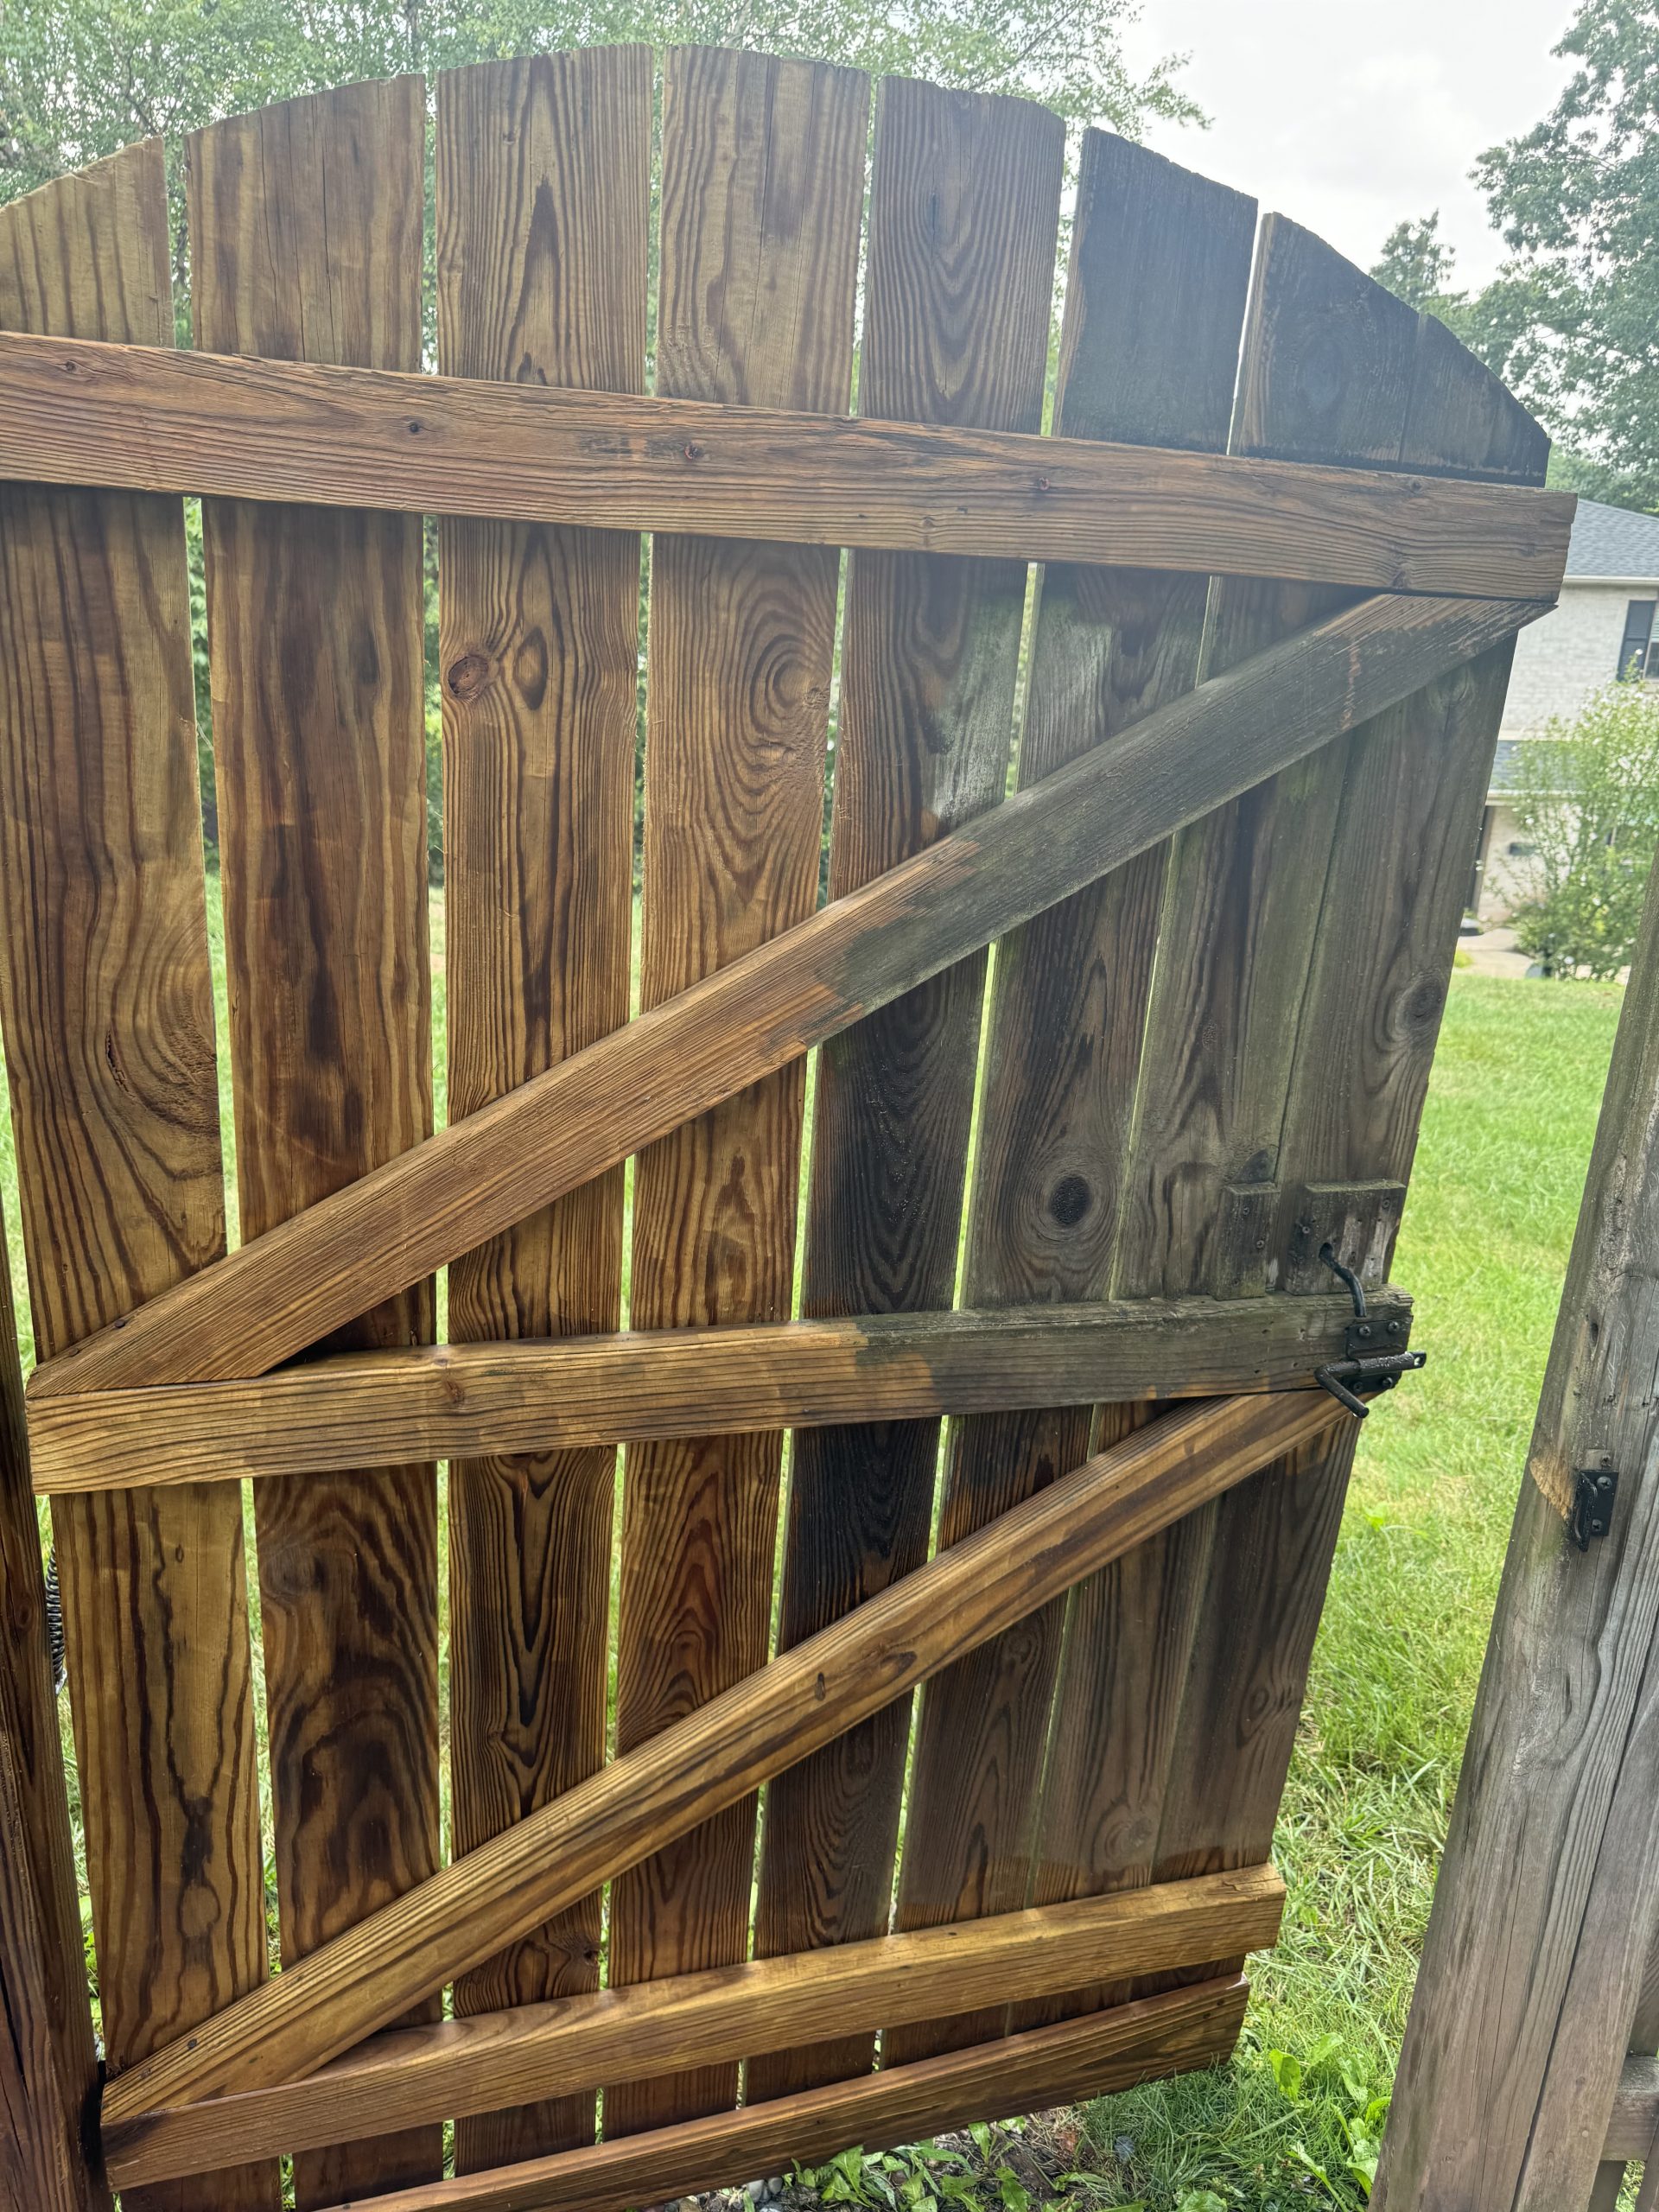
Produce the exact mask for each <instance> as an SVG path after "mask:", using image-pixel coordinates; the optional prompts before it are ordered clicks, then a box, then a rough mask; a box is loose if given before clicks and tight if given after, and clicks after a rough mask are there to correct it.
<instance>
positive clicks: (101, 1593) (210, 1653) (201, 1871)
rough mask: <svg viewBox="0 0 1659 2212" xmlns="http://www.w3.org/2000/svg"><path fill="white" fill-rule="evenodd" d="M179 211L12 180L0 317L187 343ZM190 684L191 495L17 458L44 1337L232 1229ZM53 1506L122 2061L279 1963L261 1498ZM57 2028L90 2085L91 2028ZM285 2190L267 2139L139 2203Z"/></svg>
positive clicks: (102, 1990)
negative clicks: (265, 1742) (60, 472)
mask: <svg viewBox="0 0 1659 2212" xmlns="http://www.w3.org/2000/svg"><path fill="white" fill-rule="evenodd" d="M168 238H169V232H168V207H167V180H166V174H165V168H164V165H163V162H162V146H161V143H160V141H159V140H156V139H151V140H148V141H146V142H145V143H143V144H142V145H138V146H133V147H130V148H129V149H127V150H126V151H125V152H124V153H121V154H118V155H115V156H112V157H111V159H110V160H109V161H107V162H99V163H98V164H97V165H96V166H95V167H93V168H91V169H88V170H86V171H84V172H82V173H81V174H79V175H73V176H67V177H60V178H58V179H57V180H56V181H54V182H53V183H50V184H48V185H44V186H42V187H41V189H40V190H39V191H38V192H35V193H30V194H27V195H26V196H25V197H24V198H22V199H20V200H13V201H12V202H11V203H10V205H9V206H8V207H5V208H3V209H0V323H3V324H6V325H9V326H11V327H18V326H25V327H31V328H35V329H40V330H48V331H53V332H61V333H66V334H72V333H79V334H89V335H94V336H99V337H108V338H120V339H123V340H132V341H133V342H134V343H135V344H142V345H144V346H150V347H155V348H159V347H162V346H171V345H172V343H173V336H174V331H173V302H172V291H171V286H170V283H169V282H168V251H169V245H168ZM194 706H195V702H194V696H193V687H192V683H191V668H190V599H189V579H188V572H187V568H186V560H185V539H184V517H183V514H182V512H181V509H180V506H179V504H178V502H177V501H176V500H168V499H153V498H147V497H137V496H132V495H129V494H125V493H122V494H115V495H106V494H98V493H61V492H42V491H31V490H29V489H28V488H26V487H24V486H19V485H7V486H4V488H3V490H0V905H3V913H4V929H3V932H0V1025H3V1028H4V1032H5V1049H6V1069H7V1075H8V1077H9V1081H10V1105H11V1124H12V1129H13V1133H14V1135H15V1137H16V1148H17V1167H18V1193H19V1210H20V1212H21V1215H22V1228H23V1243H24V1249H25V1250H26V1252H27V1254H28V1258H29V1297H30V1304H31V1306H32V1310H33V1316H34V1323H35V1348H36V1351H37V1352H38V1353H39V1354H40V1356H41V1357H44V1358H48V1359H49V1358H50V1357H52V1356H53V1354H54V1353H55V1352H60V1351H65V1350H66V1349H67V1347H68V1346H69V1345H71V1344H74V1343H76V1342H78V1341H79V1339H80V1338H84V1337H86V1336H87V1335H88V1334H89V1333H90V1332H92V1331H95V1330H97V1329H99V1328H100V1327H102V1326H103V1325H105V1324H106V1323H108V1322H111V1321H114V1320H116V1319H118V1318H119V1317H120V1316H121V1315H122V1314H124V1313H127V1312H129V1311H130V1309H131V1308H132V1307H133V1306H136V1305H137V1303H138V1302H139V1301H140V1300H143V1299H145V1298H149V1297H152V1296H154V1295H155V1294H156V1293H157V1292H158V1291H162V1290H164V1289H166V1287H168V1284H169V1283H174V1282H176V1281H179V1279H180V1278H181V1276H184V1275H188V1274H191V1273H192V1272H193V1271H194V1270H195V1269H197V1268H203V1267H206V1266H207V1264H208V1262H210V1261H212V1260H213V1258H214V1257H215V1256H216V1255H218V1254H219V1252H221V1251H222V1250H223V1249H224V1243H225V1191H224V1181H223V1173H222V1166H221V1159H220V1152H219V1095H218V1086H217V1084H216V1081H215V1077H214V1065H213V992H212V981H211V976H210V971H209V967H208V956H207V913H206V909H205V905H204V899H203V880H202V860H201V814H200V795H199V792H198V790H197V780H196V735H195V711H194ZM53 1526H54V1535H55V1539H56V1542H57V1549H58V1567H59V1573H60V1578H61V1584H62V1591H63V1605H64V1626H65V1631H66V1641H67V1659H68V1668H69V1686H70V1704H71V1708H72V1711H73V1719H74V1728H75V1746H76V1754H77V1759H78V1764H79V1784H80V1802H81V1808H82V1812H83V1815H84V1817H85V1821H86V1877H87V1884H88V1888H89V1890H90V1892H91V1898H92V1918H93V1935H94V1941H95V1944H96V1949H97V1956H98V1980H99V2002H100V2007H101V2011H102V2015H103V2032H104V2038H105V2046H106V2050H107V2051H108V2054H109V2056H110V2057H111V2060H112V2061H113V2062H114V2063H117V2064H122V2063H126V2062H129V2061H131V2060H133V2059H137V2058H140V2057H143V2056H144V2055H145V2054H146V2053H147V2052H149V2051H150V2050H154V2049H155V2048H156V2045H157V2044H159V2043H162V2042H164V2041H166V2040H167V2039H168V2037H170V2036H172V2035H173V2034H175V2033H180V2034H182V2033H183V2032H185V2031H187V2030H188V2029H189V2028H190V2027H192V2026H194V2024H195V2022H196V2021H198V2020H200V2019H201V2018H204V2017H205V2016H206V2015H207V2013H209V2012H213V2011H214V2010H215V2009H216V2008H217V2007H218V2006H219V2005H223V2004H225V2003H226V2002H228V2001H229V1999H231V1998H232V1997H233V1996H235V1995H236V1993H238V1991H239V1990H242V1989H245V1988H248V1987H249V1986H251V1985H252V1984H253V1983H255V1982H257V1981H259V1980H263V1979H264V1974H265V1971H266V1963H265V1926H264V1897H263V1885H262V1881H261V1859H260V1849H259V1806H258V1781H257V1773H256V1770H255V1764H254V1716H253V1688H252V1679H251V1655H250V1650H249V1638H248V1618H247V1580H246V1571H245V1560H244V1553H243V1536H242V1501H241V1498H240V1497H239V1496H238V1493H237V1491H236V1490H235V1488H234V1486H233V1485H232V1484H223V1483H221V1484H211V1485H201V1484H189V1485H184V1486H181V1487H179V1488H177V1489H173V1488H169V1489H168V1491H165V1492H164V1493H163V1492H162V1491H149V1492H147V1493H145V1494H143V1495H140V1496H127V1495H123V1494H121V1493H119V1492H116V1491H111V1492H110V1493H108V1494H106V1495H105V1497H99V1498H81V1499H74V1500H65V1501H64V1502H63V1503H61V1504H60V1505H59V1506H58V1507H57V1508H55V1509H54V1514H53ZM41 1722H42V1725H43V1726H45V1727H46V1728H47V1729H48V1731H49V1735H48V1738H46V1739H45V1740H41V1739H36V1746H35V1748H36V1752H37V1753H38V1752H41V1751H49V1752H50V1754H51V1756H53V1757H55V1756H56V1713H55V1710H54V1708H53V1707H52V1706H51V1705H50V1703H49V1702H48V1706H47V1707H46V1709H45V1711H44V1712H43V1713H42V1714H41ZM39 1786H40V1783H39V1777H38V1772H37V1776H36V1777H35V1779H32V1780H26V1781H25V1783H24V1787H25V1789H26V1790H27V1791H28V1792H29V1795H30V1796H31V1798H34V1799H35V1802H38V1797H37V1796H36V1792H37V1790H38V1788H39ZM163 1869H164V1870H165V1878H164V1879H163V1878H161V1870H163ZM52 1894H53V1893H52V1891H44V1890H43V1891H42V1895H43V1897H45V1899H46V1900H47V1910H48V1914H49V1915H51V1916H52V1917H53V1919H54V1923H55V1924H56V1926H57V1927H58V1928H59V1929H61V1930H62V1933H61V1936H60V1940H61V1941H62V1942H64V1943H65V1944H66V1945H67V1947H68V1948H70V1950H71V1951H72V1953H73V1955H76V1957H77V1958H79V1955H81V1942H82V1937H81V1930H80V1923H79V1909H78V1906H77V1905H76V1903H75V1901H74V1898H73V1891H72V1892H71V1894H70V1896H69V1897H67V1898H66V1899H65V1900H64V1901H63V1904H62V1906H61V1907H60V1908H59V1909H57V1910H61V1912H62V1914H63V1917H62V1918H61V1919H60V1918H58V1916H57V1910H54V1906H53V1904H52V1903H51V1897H52ZM69 2030H70V2034H69V2040H68V2041H67V2042H66V2044H65V2045H64V2049H65V2054H66V2059H67V2063H68V2065H69V2067H70V2068H71V2069H73V2071H74V2072H75V2073H78V2075H79V2083H78V2086H77V2087H75V2088H73V2089H72V2090H70V2091H68V2092H67V2097H68V2101H69V2102H70V2103H71V2104H72V2106H73V2107H76V2108H77V2109H78V2108H79V2105H80V2102H81V2101H82V2100H83V2098H85V2097H86V2095H87V2094H90V2092H91V2090H92V2082H93V2079H94V2076H93V2073H92V2041H91V2035H90V2031H89V2029H83V2028H81V2027H79V2026H77V2025H75V2024H73V2023H70V2024H69ZM72 2046H73V2048H72ZM74 2049H78V2050H79V2056H75V2055H74ZM66 2078H68V2076H66ZM279 2196H280V2190H279V2184H278V2179H277V2168H276V2166H275V2165H274V2164H266V2165H264V2166H259V2167H254V2168H249V2169H245V2170H242V2171H236V2172H232V2173H220V2174H216V2175H214V2176H213V2177H210V2178H209V2179H207V2180H206V2181H203V2182H200V2183H194V2184H192V2185H191V2186H190V2187H189V2188H188V2189H186V2190H183V2191H182V2192H179V2193H175V2194H172V2195H169V2196H168V2199H167V2200H166V2202H165V2205H164V2207H163V2206H162V2205H158V2204H157V2202H156V2200H155V2199H154V2198H152V2197H149V2196H148V2195H147V2194H145V2193H140V2194H139V2195H138V2196H137V2198H136V2199H131V2200H130V2202H129V2212H276V2207H277V2202H278V2201H279Z"/></svg>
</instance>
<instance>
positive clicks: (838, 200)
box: [605, 48, 869, 2138]
mask: <svg viewBox="0 0 1659 2212" xmlns="http://www.w3.org/2000/svg"><path fill="white" fill-rule="evenodd" d="M868 100H869V87H868V81H867V79H865V78H864V77H863V76H862V75H861V74H859V73H857V72H855V71H849V70H836V69H830V68H827V67H822V66H820V65H817V64H809V63H804V62H794V61H778V60H768V59H765V58H763V57H760V56H757V55H739V54H727V53H721V52H718V51H716V50H715V49H714V48H683V49H681V50H679V51H678V52H677V53H675V54H671V56H670V59H669V63H668V69H667V74H666V77H665V79H664V104H663V187H662V245H661V254H660V262H661V267H660V276H659V290H658V362H657V385H658V391H659V392H661V393H664V394H668V395H671V396H672V397H677V398H686V397H690V398H695V399H701V400H720V401H725V402H728V403H731V404H749V405H764V406H773V407H779V406H792V407H798V408H802V409H804V410H821V411H825V412H827V411H829V410H838V409H840V408H842V407H844V406H845V405H846V404H847V397H848V392H849V387H850V384H851V378H852V335H853V303H854V292H855V282H856V272H857V259H858V241H859V222H860V216H861V207H862V200H863V178H864V146H865V133H866V128H867V117H868ZM837 569H838V563H837V561H836V556H835V554H834V553H833V551H831V550H829V549H827V548H823V547H799V548H794V549H791V550H787V551H780V550H778V549H776V548H774V547H770V546H763V545H760V544H757V543H753V542H750V541H747V540H732V541H727V540H722V539H707V538H694V537H664V536H662V535H660V534H659V535H658V537H655V538H653V540H652V575H651V614H650V639H649V651H650V666H649V673H648V678H647V689H646V706H647V732H646V741H645V867H644V883H643V890H642V910H643V931H644V935H643V944H642V950H641V959H640V990H641V995H642V998H643V1001H644V1003H645V1005H646V1006H647V1007H655V1006H659V1005H661V1004H662V1002H663V1001H664V1000H666V999H670V998H671V997H672V996H673V995H674V994H675V993H676V992H678V991H683V990H684V989H685V988H687V987H688V986H689V985H690V984H692V983H695V982H697V981H698V980H699V979H700V978H702V977H703V976H707V975H709V973H710V972H712V971H713V970H715V969H721V968H724V967H726V966H728V963H731V962H732V961H733V960H734V959H736V958H738V957H741V955H742V954H744V953H746V952H748V951H749V950H752V948H753V947H754V946H755V945H757V944H760V943H761V942H763V941H764V940H765V939H766V938H772V937H774V936H775V935H776V934H777V933H778V932H779V931H780V930H785V929H787V928H788V927H789V926H790V925H791V924H792V923H797V922H799V921H801V920H803V919H804V918H805V917H806V916H807V915H808V914H810V912H812V910H813V907H814V906H816V904H817V885H818V845H819V837H820V833H821V825H822V823H823V761H824V742H825V736H826V733H827V729H828V723H829V682H830V671H831V664H832V660H833V653H834V641H835V626H836V588H837V581H838V578H837ZM804 1074H805V1070H804V1065H803V1064H801V1063H800V1062H796V1063H794V1064H792V1065H788V1066H785V1067H784V1068H782V1069H780V1070H779V1071H778V1072H777V1073H776V1074H773V1075H771V1076H769V1077H766V1080H764V1081H763V1082H761V1083H760V1084H756V1085H754V1086H753V1087H752V1088H749V1089H746V1090H741V1091H737V1092H735V1093H734V1095H732V1096H728V1098H727V1099H726V1100H725V1101H724V1102H723V1103H721V1104H720V1105H719V1106H717V1107H716V1108H715V1109H714V1110H713V1111H712V1112H710V1113H709V1114H707V1115H705V1116H702V1118H701V1119H699V1120H696V1121H693V1122H686V1123H684V1124H683V1125H682V1126H681V1127H680V1128H677V1129H676V1130H675V1131H674V1132H673V1134H672V1135H670V1136H668V1137H666V1138H664V1139H663V1140H661V1141H658V1143H657V1144H655V1145H654V1146H652V1147H651V1148H650V1149H649V1150H648V1151H645V1152H642V1153H641V1154H640V1155H639V1160H638V1163H637V1165H636V1166H635V1170H634V1234H633V1267H632V1285H631V1313H632V1319H634V1320H636V1321H639V1322H642V1323H643V1324H644V1325H645V1326H647V1327H650V1328H677V1327H685V1326H687V1325H691V1324H694V1323H702V1324H705V1325H708V1324H713V1323H719V1322H742V1321H766V1320H782V1319H786V1318H787V1316H788V1313H789V1311H790V1305H791V1297H792V1293H793V1282H794V1265H795V1221H796V1212H797V1204H798V1179H799V1163H800V1145H801V1129H802V1116H803V1105H804ZM782 1449H783V1439H782V1436H781V1435H780V1434H779V1433H778V1432H776V1431H773V1432H772V1433H764V1432H762V1433H754V1432H748V1433H741V1434H735V1435H725V1436H722V1435H718V1434H711V1435H702V1436H696V1437H693V1438H690V1439H681V1440H675V1441H673V1442H665V1443H655V1444H642V1445H639V1446H636V1447H634V1448H632V1449H631V1450H630V1452H629V1453H628V1459H627V1474H626V1488H625V1491H624V1506H623V1530H622V1568H621V1611H620V1622H619V1642H618V1656H617V1745H618V1749H619V1751H629V1750H631V1749H632V1748H633V1747H634V1746H635V1745H638V1744H640V1743H642V1742H643V1741H644V1740H645V1738H648V1737H651V1736H653V1735H655V1734H656V1733H657V1732H658V1731H659V1730H661V1729H662V1728H664V1727H665V1726H668V1725H669V1724H670V1723H671V1721H673V1720H674V1719H677V1718H678V1717H679V1716H681V1715H682V1714H683V1713H687V1712H689V1711H690V1709H691V1708H692V1707H696V1706H697V1705H700V1704H702V1702H703V1701H704V1700H706V1699H708V1698H709V1697H710V1696H712V1695H714V1694H715V1693H717V1692H718V1691H721V1690H723V1689H725V1688H728V1686H729V1685H730V1684H731V1683H733V1682H734V1681H737V1680H738V1679H740V1677H741V1676H742V1675H746V1674H747V1673H749V1672H750V1671H751V1670H752V1669H753V1668H755V1667H757V1666H759V1665H760V1663H761V1662H763V1661H764V1659H765V1657H766V1644H767V1638H768V1636H769V1634H770V1630H771V1621H772V1560H773V1556H774V1551H775V1545H776V1535H777V1514H778V1489H779V1472H780V1468H781V1460H782ZM754 1821H755V1806H754V1804H753V1802H752V1801H751V1802H738V1803H736V1804H734V1805H732V1806H731V1807H730V1808H728V1809H727V1810H726V1811H725V1812H724V1813H723V1814H722V1815H721V1817H720V1818H719V1820H718V1821H715V1822H714V1823H712V1824H711V1825H710V1826H709V1827H708V1828H706V1829H704V1830H702V1831H700V1832H697V1833H694V1834H691V1835H689V1836H687V1837H686V1838H684V1839H683V1840H682V1841H681V1842H680V1843H678V1844H677V1845H675V1846H673V1847H671V1848H670V1849H668V1850H665V1851H664V1852H663V1853H659V1854H658V1855H657V1856H656V1857H654V1858H653V1859H650V1860H648V1861H647V1862H646V1863H645V1865H643V1866H639V1867H638V1868H636V1869H635V1870H634V1871H633V1872H631V1873H629V1874H627V1875H626V1876H625V1877H623V1878H621V1879H620V1881H619V1882H618V1883H617V1884H616V1885H615V1886H614V1888H613V1892H612V1905H611V1913H612V1925H611V1948H610V1955H609V1969H608V1971H609V1979H610V1980H611V1982H612V1983H613V1985H615V1984H620V1983H626V1982H632V1981H639V1980H646V1979H648V1978H650V1977H651V1976H652V1975H656V1974H664V1973H683V1972H684V1971H686V1970H687V1969H688V1968H690V1967H702V1966H716V1965H721V1964H724V1963H725V1962H727V1961H729V1960H733V1959H739V1958H741V1957H743V1956H744V1955H746V1953H747V1949H748V1941H749V1899H750V1892H751V1889H752V1886H753V1861H754ZM736 2101H737V2062H736V2059H735V2058H732V2059H730V2060H728V2061H727V2062H725V2063H721V2064H718V2065H714V2066H709V2067H705V2068H702V2069H697V2070H696V2071H695V2072H693V2073H689V2074H683V2075H673V2076H665V2077H662V2078H660V2079H658V2080H655V2081H643V2082H624V2083H622V2084H620V2085H613V2086H612V2087H611V2088H607V2091H606V2093H605V2132H606V2134H607V2138H608V2137H609V2136H611V2135H612V2134H622V2133H636V2132H638V2131H639V2129H641V2128H645V2127H649V2126H660V2125H662V2124H663V2123H664V2122H665V2121H669V2120H686V2119H690V2118H693V2117H695V2116H696V2114H697V2113H702V2112H709V2111H715V2110H717V2109H719V2108H720V2107H722V2106H724V2107H731V2106H733V2105H734V2104H735V2103H736Z"/></svg>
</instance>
